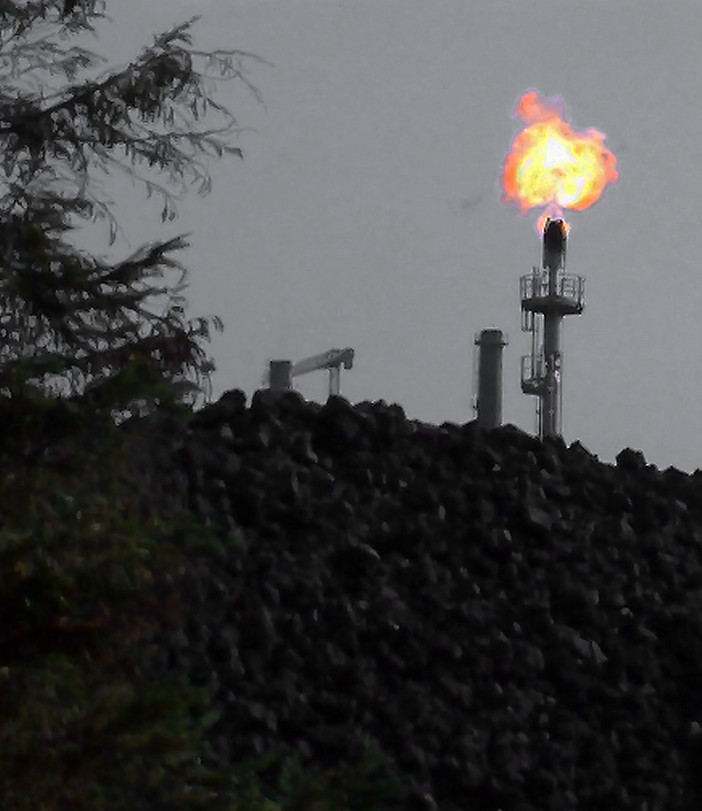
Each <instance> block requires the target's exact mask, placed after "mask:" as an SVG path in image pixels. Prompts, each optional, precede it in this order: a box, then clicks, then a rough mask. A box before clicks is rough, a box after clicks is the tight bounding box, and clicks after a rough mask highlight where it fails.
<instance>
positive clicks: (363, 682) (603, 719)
mask: <svg viewBox="0 0 702 811" xmlns="http://www.w3.org/2000/svg"><path fill="white" fill-rule="evenodd" d="M176 444H179V445H180V449H179V450H178V451H177V458H178V460H179V461H178V464H179V465H180V470H181V471H182V473H183V474H184V476H183V475H181V473H179V474H178V476H179V477H180V479H178V480H179V481H181V480H182V487H183V493H184V497H185V498H187V499H188V502H189V504H190V506H191V507H192V509H193V510H195V512H196V513H197V514H198V515H199V516H200V519H201V520H202V521H203V522H205V523H206V524H209V525H211V526H213V527H214V528H215V529H216V531H217V532H218V533H220V534H221V537H222V538H224V539H226V540H225V543H224V544H223V547H224V549H223V552H222V553H221V555H220V556H219V558H218V559H217V560H204V559H203V560H199V561H193V566H192V571H191V583H190V589H191V592H190V606H191V613H190V616H189V618H188V627H187V633H186V634H185V635H180V636H179V637H178V639H175V640H173V641H172V650H173V653H172V655H173V661H174V663H175V664H176V665H177V666H181V667H188V668H190V669H191V671H192V672H193V674H194V678H196V679H197V680H199V681H200V682H201V683H203V684H212V685H213V686H214V687H215V688H216V690H217V695H218V700H219V702H220V704H221V707H222V709H223V716H222V719H221V720H220V722H219V723H218V725H217V727H216V729H215V732H214V734H215V735H216V737H217V745H218V747H219V749H220V751H221V752H224V753H226V755H227V757H229V758H231V759H232V760H233V761H236V760H237V759H239V758H246V757H249V756H251V755H255V754H257V753H264V752H266V751H268V750H269V749H271V748H277V749H279V750H281V751H289V752H297V753H299V754H300V755H301V756H302V757H303V759H304V758H307V759H309V760H310V761H314V762H315V763H317V764H320V763H321V764H327V763H328V764H330V765H333V764H334V763H336V762H338V761H339V760H343V759H345V758H352V757H354V756H355V754H356V753H357V752H358V750H359V747H360V746H361V745H362V741H363V738H364V735H369V736H371V737H372V739H374V740H375V741H377V742H378V743H379V744H380V746H381V747H382V749H383V750H384V751H385V752H386V753H388V754H389V756H390V757H391V758H392V760H393V762H394V764H395V765H396V767H397V770H398V772H399V773H400V774H401V775H402V776H403V780H404V781H405V782H406V784H407V785H409V786H410V787H411V789H412V795H413V800H412V806H413V807H416V808H427V809H430V808H437V809H440V811H497V809H502V811H532V810H533V811H544V810H545V809H553V811H568V809H593V810H594V809H598V810H599V809H602V811H626V810H627V809H631V811H634V809H636V811H643V809H646V811H657V810H658V809H661V810H662V809H665V811H674V810H675V809H692V808H695V809H698V808H700V807H702V799H700V796H701V795H700V787H699V784H700V781H702V755H701V754H700V751H702V746H700V743H699V741H700V735H699V724H700V723H702V689H701V688H702V473H701V472H699V471H698V472H695V473H694V474H691V475H688V474H685V473H682V472H680V471H677V470H675V469H672V468H671V469H668V470H665V471H660V470H658V469H656V468H655V467H654V466H652V465H648V464H646V461H645V459H644V458H643V455H642V454H641V453H639V452H636V451H632V450H629V449H627V450H624V451H622V452H621V453H620V454H619V456H618V457H617V460H616V464H615V465H609V464H604V463H602V462H600V461H599V460H598V459H597V458H596V457H595V456H593V455H591V454H590V453H589V452H588V451H587V450H586V449H585V448H584V447H583V446H582V445H580V444H579V443H577V442H576V443H573V444H572V445H570V446H569V447H567V446H566V445H565V444H564V443H563V442H561V441H560V440H558V441H555V440H549V441H545V442H540V441H538V440H537V439H535V438H533V437H531V436H529V435H527V434H525V433H523V432H521V431H520V430H518V429H516V428H514V427H511V426H506V427H503V428H500V429H497V430H494V431H491V432H483V431H482V430H480V429H479V428H478V427H477V425H476V424H475V423H474V422H471V423H467V424H466V425H454V424H444V425H442V426H431V425H426V424H423V423H420V422H416V421H411V420H408V419H407V418H406V417H405V415H404V413H403V411H402V409H401V408H400V407H398V406H391V405H387V404H386V403H384V402H382V401H381V402H378V403H361V404H358V405H355V406H351V405H350V404H349V403H348V402H346V401H345V400H343V399H341V398H339V397H332V398H330V399H329V401H328V402H327V404H326V405H324V406H320V405H316V404H312V403H306V402H304V401H303V400H302V399H301V398H300V397H299V396H298V395H297V394H295V393H292V392H290V393H285V394H283V395H274V394H272V393H270V392H258V393H257V394H256V395H255V396H254V398H253V401H252V403H251V406H250V407H247V405H246V400H245V397H244V395H243V394H242V393H241V392H236V391H233V392H228V393H227V394H225V395H224V396H223V397H222V399H221V400H220V401H219V402H217V403H215V404H213V405H211V406H209V407H207V408H206V409H204V410H202V411H200V412H198V413H197V414H196V415H195V417H194V418H193V420H192V421H191V422H190V423H189V424H188V426H187V428H185V427H184V428H183V437H182V441H181V442H180V443H176Z"/></svg>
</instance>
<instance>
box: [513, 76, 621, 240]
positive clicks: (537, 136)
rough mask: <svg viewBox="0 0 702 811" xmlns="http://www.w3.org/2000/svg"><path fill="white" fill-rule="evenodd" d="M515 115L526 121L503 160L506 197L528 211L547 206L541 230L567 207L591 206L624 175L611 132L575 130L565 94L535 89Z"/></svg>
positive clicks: (527, 94)
mask: <svg viewBox="0 0 702 811" xmlns="http://www.w3.org/2000/svg"><path fill="white" fill-rule="evenodd" d="M514 116H515V117H516V118H520V119H521V120H522V121H523V122H524V124H525V125H526V126H525V127H524V129H523V130H522V131H521V132H520V133H519V135H517V137H516V138H515V139H514V141H513V142H512V149H511V151H510V153H509V155H507V157H506V158H505V161H504V163H503V164H502V190H503V194H502V202H503V203H510V204H512V205H516V206H518V207H519V209H520V211H521V213H522V214H526V213H527V212H528V211H529V210H530V209H532V208H541V207H542V206H545V207H546V210H545V211H544V213H543V214H542V215H541V217H540V219H539V224H538V228H539V232H540V233H543V229H544V227H545V224H546V221H547V220H548V219H554V218H557V217H562V216H563V209H564V208H570V209H573V210H574V211H582V210H583V209H585V208H589V207H590V206H591V205H592V204H593V203H596V202H597V201H598V200H599V199H600V197H601V196H602V193H603V192H604V190H605V188H606V187H607V186H608V185H609V184H610V183H616V182H617V180H618V179H619V173H618V172H617V159H616V158H615V157H614V155H613V154H612V153H611V152H610V151H609V149H607V147H606V146H605V135H604V134H603V133H601V132H599V131H598V130H595V129H589V130H585V131H584V132H579V131H577V130H574V129H573V127H572V126H571V125H570V124H569V123H568V122H567V121H564V119H563V108H562V104H561V101H560V99H542V98H541V96H540V95H539V94H538V93H537V92H536V91H535V90H532V91H530V92H528V93H525V94H524V95H523V96H522V98H521V99H520V100H519V104H518V105H517V107H516V109H515V111H514Z"/></svg>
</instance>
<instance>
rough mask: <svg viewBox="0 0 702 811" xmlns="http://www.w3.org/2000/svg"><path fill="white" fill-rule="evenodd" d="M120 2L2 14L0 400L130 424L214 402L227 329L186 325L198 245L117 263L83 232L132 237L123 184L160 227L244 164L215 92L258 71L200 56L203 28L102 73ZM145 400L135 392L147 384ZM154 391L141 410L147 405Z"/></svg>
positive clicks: (19, 7) (59, 1) (243, 58)
mask: <svg viewBox="0 0 702 811" xmlns="http://www.w3.org/2000/svg"><path fill="white" fill-rule="evenodd" d="M107 5H108V3H107V0H36V1H35V2H22V3H20V2H11V0H0V393H1V394H4V395H7V396H11V397H12V396H16V395H18V394H22V393H23V392H26V390H27V388H39V389H40V390H41V391H43V392H45V393H51V394H52V395H54V396H69V397H88V398H89V399H90V400H91V401H92V403H93V405H95V406H100V407H101V408H108V407H111V408H112V410H113V411H114V412H115V413H120V414H122V415H123V416H129V415H130V414H134V413H145V412H147V411H148V410H149V408H150V407H152V406H153V405H154V404H158V403H162V402H167V401H169V400H170V401H183V400H189V401H191V402H194V401H195V399H196V398H197V397H198V395H199V394H201V393H202V392H203V391H209V388H208V386H209V380H210V375H211V372H212V370H213V366H212V363H211V361H210V359H209V357H208V356H207V353H206V352H205V349H204V348H203V345H204V343H206V342H207V341H208V340H210V338H211V333H212V330H219V329H221V328H222V323H221V321H220V320H219V318H216V317H208V318H204V317H200V318H194V319H188V318H187V317H186V315H185V305H186V302H185V299H184V290H185V286H186V285H185V279H186V271H185V269H184V268H183V266H182V265H181V264H180V263H179V262H178V261H177V260H176V258H175V256H174V254H177V252H179V251H181V250H182V249H183V248H185V247H186V246H187V242H186V240H185V238H184V237H182V236H181V237H177V238H174V239H170V240H167V241H163V242H154V243H153V244H149V245H145V246H143V247H142V248H140V249H139V250H137V251H136V252H134V253H133V254H132V255H129V256H126V257H124V258H123V259H121V260H119V261H107V260H105V259H104V258H101V257H97V256H93V255H90V254H88V253H86V252H85V251H81V250H79V249H77V248H76V247H75V245H74V244H73V241H72V240H71V237H72V236H75V232H76V231H77V229H78V228H79V227H80V226H81V223H86V222H90V221H96V220H103V221H104V222H105V224H106V226H107V227H108V228H109V240H110V243H114V241H115V238H116V236H117V233H118V230H119V226H118V224H117V220H116V219H115V216H114V214H113V212H112V208H111V204H110V201H109V199H108V198H107V197H106V196H105V194H104V193H103V192H102V189H101V183H100V177H102V176H104V175H105V174H107V173H112V172H115V171H121V172H124V173H126V174H127V175H128V176H129V177H130V178H131V179H132V180H133V181H134V182H135V183H137V184H140V185H141V187H142V188H143V190H144V191H145V194H146V195H147V196H149V197H150V196H152V195H156V196H158V197H159V198H160V200H161V217H162V219H164V220H166V219H173V218H174V217H175V216H176V213H177V209H176V201H177V199H179V198H180V197H182V196H183V195H184V194H185V193H186V192H187V191H188V190H189V189H191V188H193V187H195V188H196V190H197V192H198V193H200V194H206V193H207V192H208V191H209V190H210V187H211V177H210V174H209V170H208V160H209V159H210V158H213V157H214V158H220V157H223V156H227V155H233V156H240V155H241V152H240V149H239V148H238V147H237V146H236V145H235V140H236V137H237V135H238V133H239V128H238V125H237V123H236V121H235V119H234V117H233V116H232V115H231V113H230V112H229V111H228V110H227V109H226V108H225V107H224V106H222V105H221V104H220V103H218V102H217V101H215V99H214V90H215V79H234V80H239V81H242V82H244V83H245V84H246V85H247V86H248V87H251V89H252V92H254V93H255V92H256V91H255V89H254V88H253V86H252V85H251V83H250V81H249V79H248V77H247V73H246V65H247V64H248V63H250V62H251V61H253V60H255V59H256V57H255V56H253V55H251V54H246V53H243V52H240V51H235V50H227V51H225V50H220V51H213V52H202V51H199V50H197V49H196V48H194V47H193V43H192V37H191V26H192V24H193V22H194V21H195V19H193V20H190V21H187V22H185V23H183V24H181V25H178V26H176V27H174V28H173V29H172V30H170V31H168V32H166V33H163V34H161V35H159V36H157V37H156V38H155V40H154V42H153V44H151V45H150V46H148V47H145V48H144V49H143V50H142V51H141V52H140V53H139V54H137V55H136V56H135V57H134V59H133V60H132V61H131V62H130V63H129V64H127V65H126V66H124V67H119V68H112V69H107V70H103V71H102V72H101V71H100V68H101V67H103V59H102V58H101V57H100V56H99V55H97V54H96V53H94V52H92V51H90V50H88V49H86V48H85V47H84V46H83V44H81V43H82V42H83V40H85V38H86V36H87V35H90V34H94V33H95V32H96V30H97V28H96V26H98V23H106V21H107V16H106V11H107ZM137 378H138V380H139V385H138V386H137V385H136V384H135V382H134V381H135V379H137ZM136 388H139V389H140V395H141V396H140V397H139V398H137V397H136V396H135V393H134V392H135V389H136Z"/></svg>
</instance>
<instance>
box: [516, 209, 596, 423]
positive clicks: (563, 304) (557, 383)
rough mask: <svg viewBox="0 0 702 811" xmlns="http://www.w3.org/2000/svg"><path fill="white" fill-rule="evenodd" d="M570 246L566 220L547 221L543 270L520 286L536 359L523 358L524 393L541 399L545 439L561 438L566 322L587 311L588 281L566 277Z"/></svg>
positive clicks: (525, 325) (539, 419)
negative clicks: (562, 327) (562, 346)
mask: <svg viewBox="0 0 702 811" xmlns="http://www.w3.org/2000/svg"><path fill="white" fill-rule="evenodd" d="M567 240H568V226H567V224H566V222H565V221H564V220H562V219H553V220H550V219H549V220H546V224H545V226H544V234H543V255H542V266H541V267H540V268H539V267H534V268H532V272H531V274H530V275H528V276H522V277H521V279H520V280H519V292H520V298H521V302H522V331H524V332H530V333H531V354H530V355H524V356H523V357H522V391H523V392H524V394H533V395H536V396H537V397H538V400H537V406H536V417H537V430H538V433H539V437H541V438H542V439H543V438H544V437H547V436H559V435H560V433H561V405H562V392H561V365H562V358H561V322H562V321H563V317H564V316H566V315H580V314H581V313H582V311H583V309H584V307H585V279H584V278H583V277H582V276H573V275H569V274H566V272H565V258H566V244H567Z"/></svg>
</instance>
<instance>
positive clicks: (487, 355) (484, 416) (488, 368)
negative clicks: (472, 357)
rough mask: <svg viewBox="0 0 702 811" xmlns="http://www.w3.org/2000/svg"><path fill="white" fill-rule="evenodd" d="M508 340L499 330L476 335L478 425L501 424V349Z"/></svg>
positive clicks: (495, 426) (494, 425)
mask: <svg viewBox="0 0 702 811" xmlns="http://www.w3.org/2000/svg"><path fill="white" fill-rule="evenodd" d="M507 343H508V338H507V336H506V335H505V334H504V333H503V332H502V330H499V329H484V330H483V331H482V332H480V333H476V336H475V345H476V346H477V347H478V402H477V411H478V425H480V426H481V428H497V427H498V426H499V425H500V424H501V423H502V349H503V347H505V346H507Z"/></svg>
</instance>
